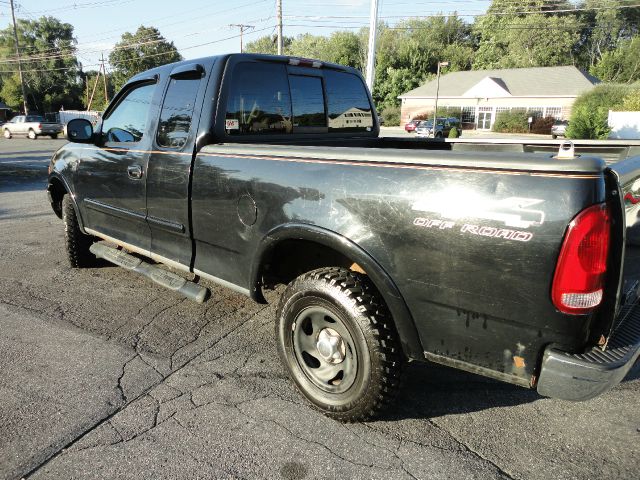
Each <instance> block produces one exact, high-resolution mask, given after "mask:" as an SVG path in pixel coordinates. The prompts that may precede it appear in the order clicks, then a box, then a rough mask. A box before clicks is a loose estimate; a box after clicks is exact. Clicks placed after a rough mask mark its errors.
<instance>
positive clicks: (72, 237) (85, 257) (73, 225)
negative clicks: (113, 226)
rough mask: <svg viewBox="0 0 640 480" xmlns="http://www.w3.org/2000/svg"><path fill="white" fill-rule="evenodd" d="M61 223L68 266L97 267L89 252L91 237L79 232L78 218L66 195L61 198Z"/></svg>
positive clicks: (95, 260)
mask: <svg viewBox="0 0 640 480" xmlns="http://www.w3.org/2000/svg"><path fill="white" fill-rule="evenodd" d="M62 221H63V222H64V243H65V246H66V248H67V258H68V259H69V265H71V267H73V268H85V267H94V266H97V265H98V259H97V258H96V257H95V256H94V255H93V254H92V253H91V252H90V251H89V247H90V246H91V244H92V243H93V237H90V236H89V235H85V234H84V233H82V231H81V230H80V224H79V222H78V216H77V215H76V211H75V209H74V208H73V202H72V200H71V196H70V195H69V194H68V193H66V194H65V195H64V197H62Z"/></svg>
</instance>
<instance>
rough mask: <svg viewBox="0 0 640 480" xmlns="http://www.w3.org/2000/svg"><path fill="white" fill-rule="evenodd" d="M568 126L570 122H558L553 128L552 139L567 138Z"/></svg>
mask: <svg viewBox="0 0 640 480" xmlns="http://www.w3.org/2000/svg"><path fill="white" fill-rule="evenodd" d="M568 126H569V121H568V120H556V121H555V123H554V124H553V125H552V126H551V138H553V139H554V140H555V139H556V138H558V137H564V136H566V132H567V127H568Z"/></svg>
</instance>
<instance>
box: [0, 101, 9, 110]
mask: <svg viewBox="0 0 640 480" xmlns="http://www.w3.org/2000/svg"><path fill="white" fill-rule="evenodd" d="M0 110H11V109H10V108H9V107H8V106H7V104H6V103H4V102H0Z"/></svg>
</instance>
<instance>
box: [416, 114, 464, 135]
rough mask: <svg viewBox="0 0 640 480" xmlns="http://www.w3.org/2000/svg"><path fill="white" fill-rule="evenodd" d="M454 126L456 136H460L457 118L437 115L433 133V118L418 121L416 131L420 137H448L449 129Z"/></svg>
mask: <svg viewBox="0 0 640 480" xmlns="http://www.w3.org/2000/svg"><path fill="white" fill-rule="evenodd" d="M453 127H456V129H457V131H458V136H460V120H458V119H457V118H453V117H452V118H441V117H438V119H437V123H436V129H435V135H434V133H433V119H431V120H424V121H422V122H420V123H419V124H418V126H417V128H416V133H417V134H418V136H420V137H435V138H443V137H445V138H446V137H449V133H450V132H451V129H452V128H453Z"/></svg>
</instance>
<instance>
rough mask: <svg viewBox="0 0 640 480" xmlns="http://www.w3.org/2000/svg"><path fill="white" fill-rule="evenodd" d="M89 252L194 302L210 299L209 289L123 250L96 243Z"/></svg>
mask: <svg viewBox="0 0 640 480" xmlns="http://www.w3.org/2000/svg"><path fill="white" fill-rule="evenodd" d="M89 251H90V252H91V253H93V254H94V255H95V256H96V257H98V258H103V259H105V260H106V261H108V262H111V263H114V264H116V265H118V266H119V267H122V268H125V269H127V270H131V271H133V272H136V273H139V274H141V275H144V276H145V277H147V278H148V279H150V280H152V281H153V282H155V283H157V284H158V285H161V286H163V287H165V288H168V289H169V290H173V291H175V292H178V293H180V294H182V295H184V296H185V297H187V298H188V299H189V300H193V301H194V302H197V303H203V302H204V301H205V300H206V299H207V298H209V293H210V292H209V289H208V288H205V287H203V286H201V285H198V284H197V283H193V282H190V281H189V280H187V279H185V278H182V277H181V276H180V275H176V274H175V273H173V272H169V271H167V270H164V269H162V268H159V267H156V266H155V265H151V264H149V263H147V262H145V261H143V260H140V259H139V258H137V257H134V256H133V255H129V254H128V253H126V252H124V251H122V250H118V249H115V248H112V247H107V246H106V245H103V244H102V243H94V244H93V245H91V247H89Z"/></svg>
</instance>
